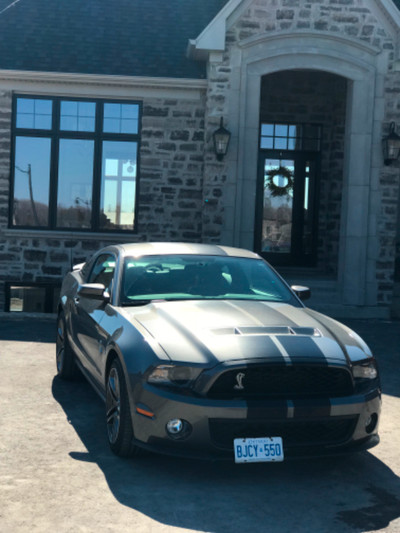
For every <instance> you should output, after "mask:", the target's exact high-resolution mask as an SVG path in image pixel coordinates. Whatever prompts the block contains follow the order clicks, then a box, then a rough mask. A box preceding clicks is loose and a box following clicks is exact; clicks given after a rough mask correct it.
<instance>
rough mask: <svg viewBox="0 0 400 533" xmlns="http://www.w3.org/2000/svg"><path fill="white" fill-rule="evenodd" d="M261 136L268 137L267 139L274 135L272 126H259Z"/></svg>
mask: <svg viewBox="0 0 400 533" xmlns="http://www.w3.org/2000/svg"><path fill="white" fill-rule="evenodd" d="M261 135H268V136H269V137H272V136H273V135H274V125H273V124H261Z"/></svg>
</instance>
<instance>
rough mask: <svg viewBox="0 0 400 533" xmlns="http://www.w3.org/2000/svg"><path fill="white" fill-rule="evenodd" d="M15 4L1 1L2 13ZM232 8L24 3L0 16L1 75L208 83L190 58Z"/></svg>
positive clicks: (163, 2)
mask: <svg viewBox="0 0 400 533" xmlns="http://www.w3.org/2000/svg"><path fill="white" fill-rule="evenodd" d="M11 2H12V0H0V11H1V10H2V9H4V7H7V5H9V4H11ZM226 3H227V0H84V1H83V0H20V1H19V2H18V3H16V4H15V5H14V6H13V7H10V8H9V9H7V10H6V11H4V12H3V13H2V14H1V15H0V36H1V37H0V69H12V70H30V71H45V72H65V73H85V74H112V75H125V76H151V77H171V78H202V77H204V74H205V72H204V65H203V64H201V63H197V62H195V61H192V60H190V59H187V58H186V47H187V44H188V39H193V38H195V37H197V36H198V35H199V34H200V33H201V32H202V31H203V29H204V28H205V27H206V26H207V24H208V23H209V22H210V21H211V20H212V19H213V18H214V16H215V15H216V14H217V13H218V12H219V10H220V9H221V8H222V7H223V6H224V5H225V4H226Z"/></svg>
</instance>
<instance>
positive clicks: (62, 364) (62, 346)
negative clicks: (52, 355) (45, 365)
mask: <svg viewBox="0 0 400 533" xmlns="http://www.w3.org/2000/svg"><path fill="white" fill-rule="evenodd" d="M56 364H57V374H58V376H60V378H62V379H68V380H71V379H74V378H75V376H76V365H75V354H74V352H73V350H72V348H71V346H70V344H69V342H68V337H67V332H66V324H65V316H64V313H63V312H61V313H60V314H59V315H58V319H57V340H56Z"/></svg>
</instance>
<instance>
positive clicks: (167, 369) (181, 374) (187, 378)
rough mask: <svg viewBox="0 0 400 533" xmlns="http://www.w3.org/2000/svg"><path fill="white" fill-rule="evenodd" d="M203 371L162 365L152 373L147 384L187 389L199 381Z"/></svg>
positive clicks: (188, 367) (187, 367)
mask: <svg viewBox="0 0 400 533" xmlns="http://www.w3.org/2000/svg"><path fill="white" fill-rule="evenodd" d="M201 371H202V369H201V368H193V367H190V366H175V365H160V366H157V367H156V368H155V369H154V370H153V371H152V372H151V374H150V375H149V377H148V378H147V382H148V383H152V384H153V385H174V386H178V387H187V386H189V385H191V384H192V383H193V381H195V380H196V379H197V377H198V376H199V375H200V373H201Z"/></svg>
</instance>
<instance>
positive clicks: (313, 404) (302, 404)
mask: <svg viewBox="0 0 400 533" xmlns="http://www.w3.org/2000/svg"><path fill="white" fill-rule="evenodd" d="M292 404H293V407H294V413H293V418H310V419H313V418H325V417H329V416H330V415H331V402H330V401H329V398H318V399H316V400H315V401H310V400H293V402H292Z"/></svg>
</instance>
